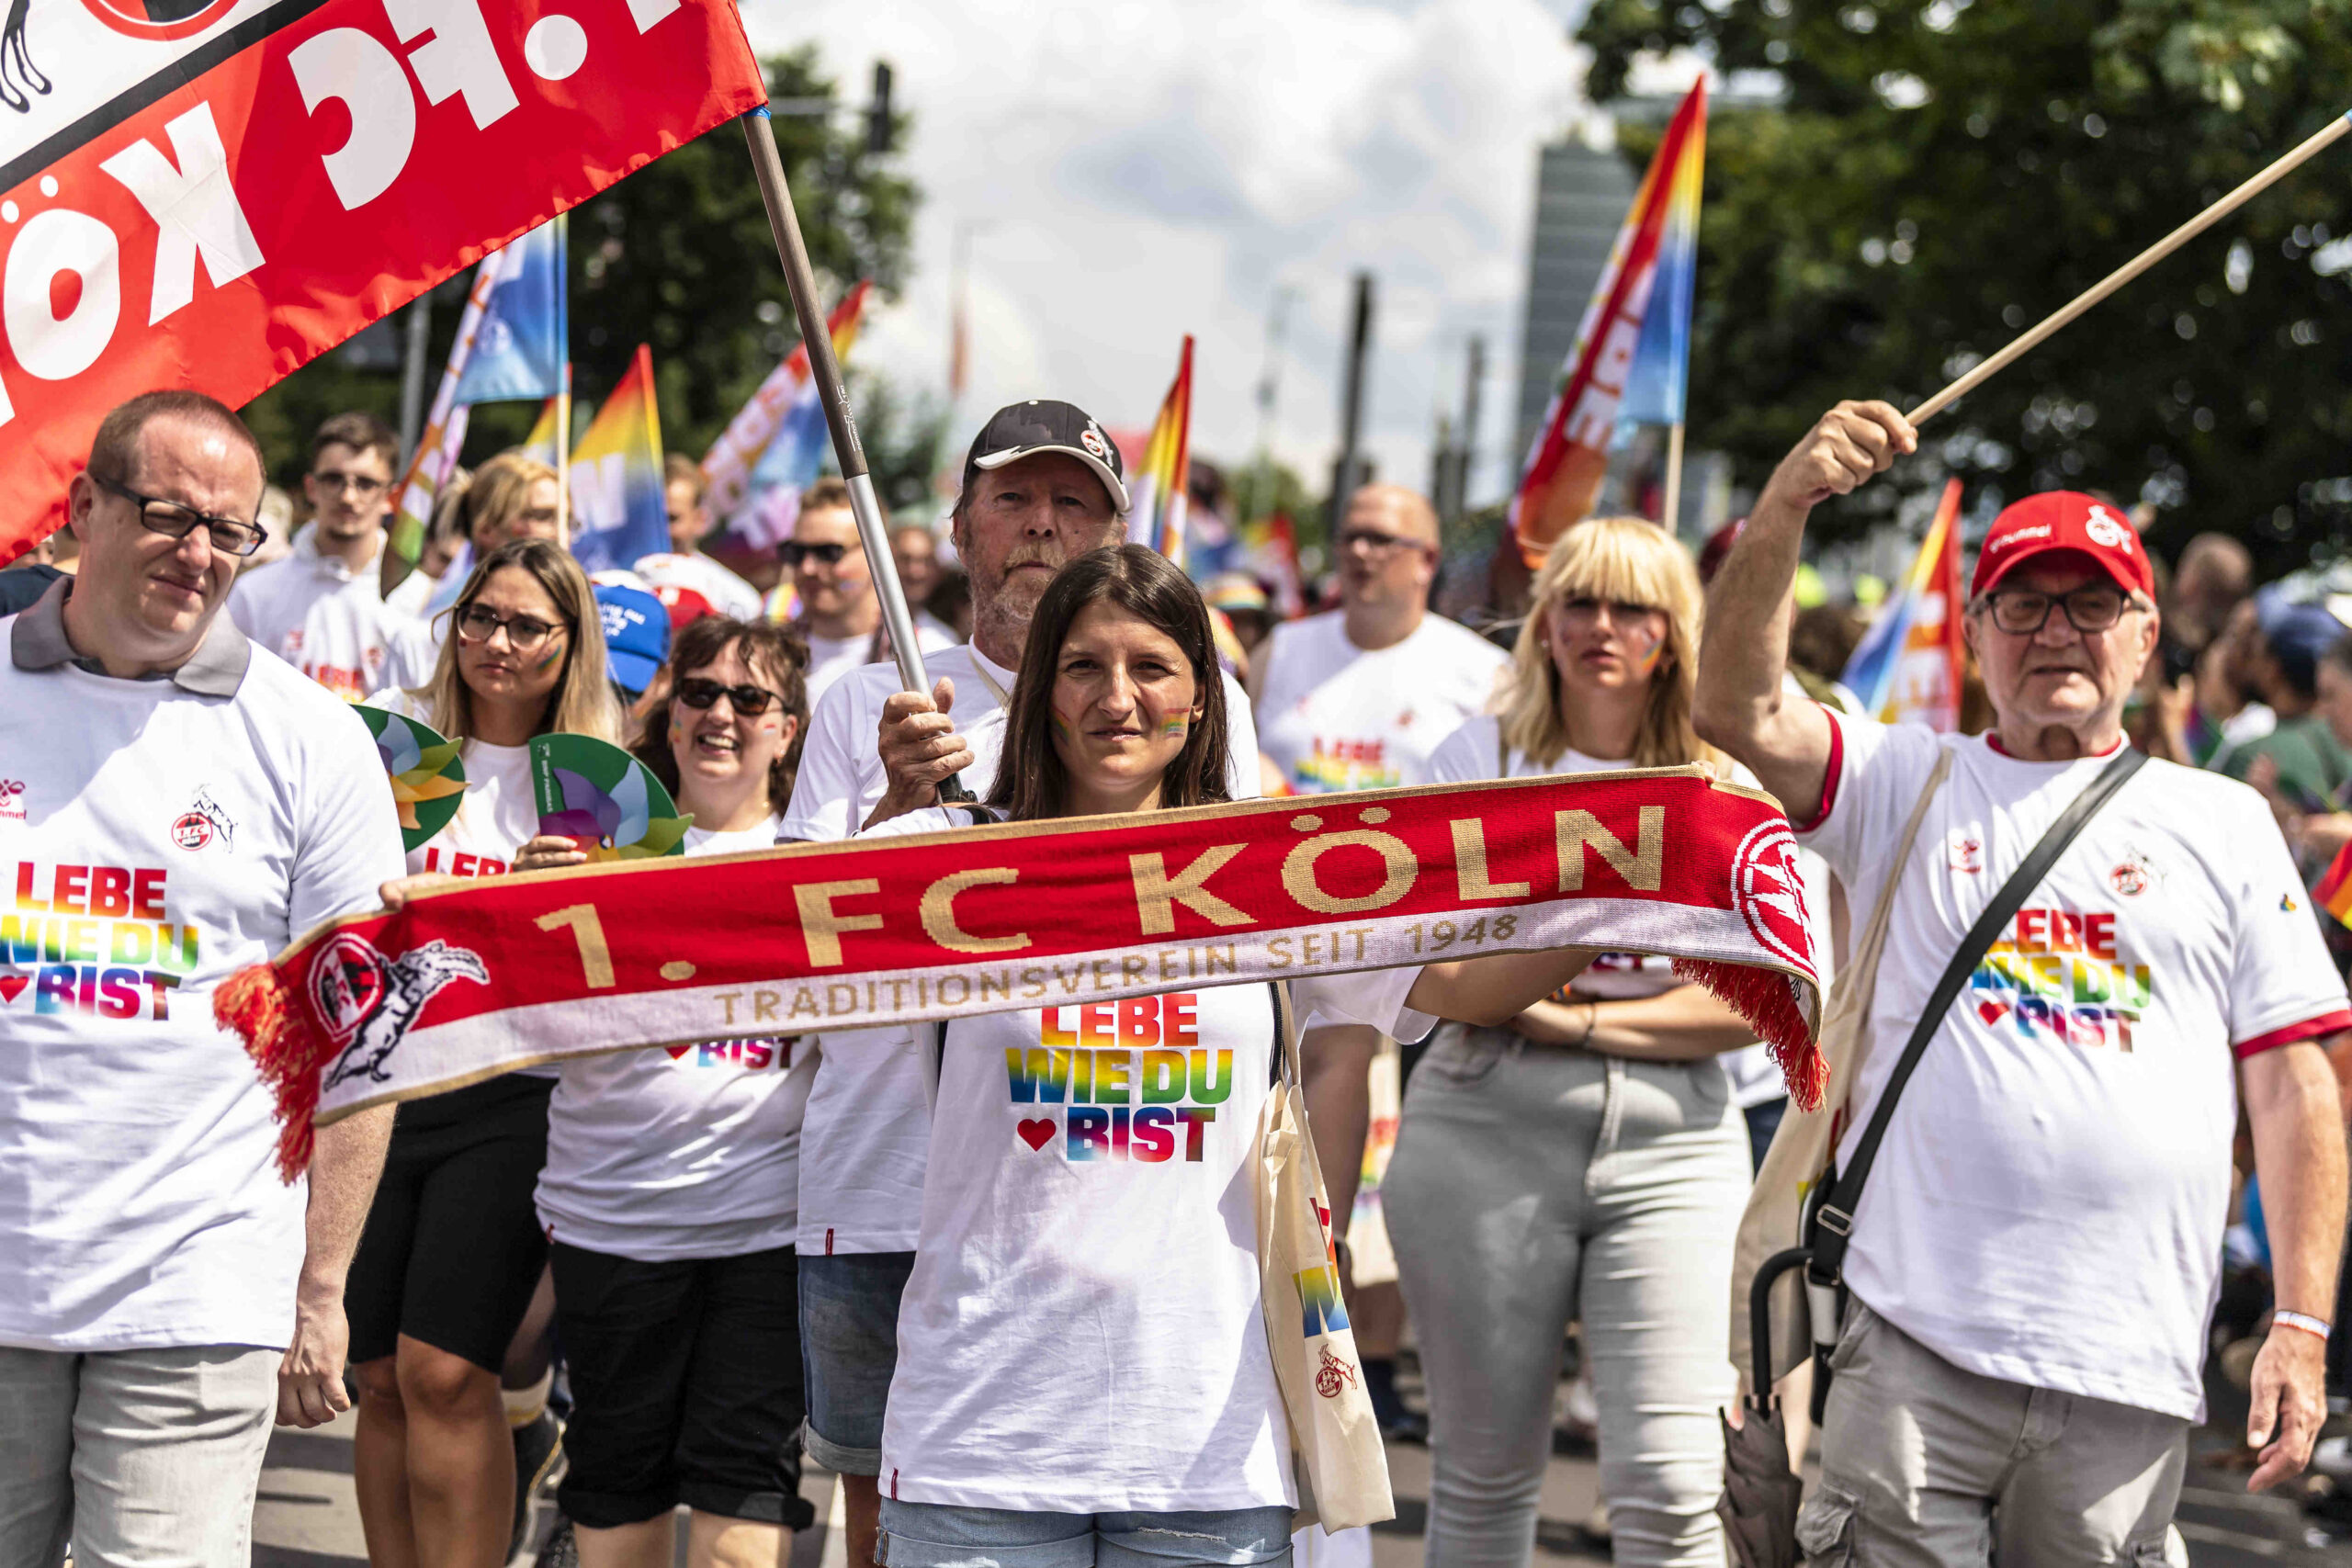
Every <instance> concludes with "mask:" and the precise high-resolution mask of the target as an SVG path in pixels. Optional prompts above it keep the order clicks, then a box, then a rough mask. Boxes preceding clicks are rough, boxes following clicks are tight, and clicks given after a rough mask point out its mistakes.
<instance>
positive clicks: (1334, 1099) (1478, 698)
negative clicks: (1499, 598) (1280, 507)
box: [1250, 485, 1510, 1550]
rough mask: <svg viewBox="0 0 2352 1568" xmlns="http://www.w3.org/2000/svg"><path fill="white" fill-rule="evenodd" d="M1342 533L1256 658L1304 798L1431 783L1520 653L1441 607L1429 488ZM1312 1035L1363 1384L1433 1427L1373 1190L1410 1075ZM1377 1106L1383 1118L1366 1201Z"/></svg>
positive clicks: (1392, 499) (1385, 500)
mask: <svg viewBox="0 0 2352 1568" xmlns="http://www.w3.org/2000/svg"><path fill="white" fill-rule="evenodd" d="M1334 543H1335V548H1334V549H1333V552H1332V553H1333V555H1334V556H1335V557H1336V558H1338V561H1339V569H1340V570H1339V577H1340V608H1338V609H1336V610H1332V611H1329V612H1328V613H1327V614H1324V615H1311V616H1309V617H1307V618H1306V620H1303V621H1285V622H1283V623H1282V624H1281V625H1279V626H1275V627H1274V629H1273V635H1272V637H1268V638H1267V640H1266V641H1265V642H1264V643H1263V644H1261V645H1260V648H1259V654H1258V657H1257V658H1256V660H1254V661H1253V664H1254V668H1253V669H1252V671H1251V675H1252V688H1251V691H1250V695H1251V697H1252V698H1253V699H1254V701H1255V703H1256V705H1257V712H1258V720H1259V728H1258V745H1259V749H1260V750H1262V751H1263V752H1264V753H1265V756H1266V760H1267V762H1268V763H1269V764H1270V770H1269V771H1272V770H1275V769H1278V770H1280V772H1281V774H1282V778H1283V783H1284V784H1287V785H1288V786H1289V787H1290V788H1291V790H1292V791H1293V792H1295V793H1296V794H1300V795H1317V794H1322V793H1325V792H1329V791H1333V790H1355V789H1386V788H1388V787H1390V786H1391V785H1396V784H1426V783H1428V782H1429V761H1430V754H1431V753H1432V752H1434V751H1435V750H1437V748H1438V743H1439V742H1440V741H1442V740H1443V739H1445V738H1446V737H1447V736H1449V735H1451V734H1453V732H1454V731H1455V730H1456V729H1458V728H1461V727H1462V725H1463V724H1464V722H1466V721H1467V720H1469V719H1470V718H1472V717H1474V716H1476V715H1478V714H1481V713H1484V712H1485V711H1487V701H1488V699H1489V698H1490V697H1491V696H1492V695H1493V694H1494V692H1495V688H1496V685H1497V682H1498V681H1499V679H1500V678H1501V676H1502V673H1503V671H1504V670H1505V669H1506V668H1507V667H1508V665H1509V664H1510V660H1509V659H1508V658H1507V657H1506V656H1505V655H1504V653H1503V652H1502V650H1501V649H1498V648H1496V647H1495V646H1494V645H1493V644H1491V643H1488V642H1487V641H1486V640H1485V639H1483V638H1481V637H1477V636H1476V635H1475V634H1473V633H1471V632H1468V631H1465V630H1464V629H1463V628H1462V627H1461V626H1456V625H1454V624H1453V622H1452V621H1449V620H1447V619H1446V618H1445V617H1444V616H1442V615H1430V588H1431V587H1433V586H1434V585H1435V584H1436V582H1437V567H1438V530H1437V513H1435V512H1434V511H1432V510H1431V509H1430V503H1429V502H1427V501H1425V500H1423V499H1422V498H1421V497H1419V496H1418V495H1416V494H1414V493H1413V492H1412V491H1409V490H1406V489H1403V488H1402V487H1400V486H1397V485H1370V486H1366V487H1365V488H1364V489H1363V490H1360V491H1356V493H1355V494H1354V495H1353V496H1352V497H1351V498H1350V500H1349V502H1348V507H1347V511H1346V513H1344V514H1343V515H1342V516H1341V518H1340V536H1339V538H1338V539H1337V540H1336V541H1335V542H1334ZM1268 793H1270V794H1271V793H1272V784H1269V785H1268ZM1306 1044H1307V1050H1306V1103H1307V1115H1308V1116H1309V1117H1310V1118H1312V1119H1313V1121H1314V1122H1315V1142H1316V1146H1317V1150H1318V1151H1319V1152H1320V1153H1321V1155H1322V1156H1323V1170H1324V1178H1325V1181H1326V1184H1327V1185H1328V1186H1329V1189H1330V1199H1331V1207H1332V1212H1333V1213H1338V1214H1342V1215H1346V1216H1349V1218H1348V1219H1347V1220H1346V1221H1343V1222H1342V1224H1343V1234H1344V1235H1346V1237H1347V1241H1348V1248H1349V1249H1348V1273H1347V1275H1346V1276H1345V1278H1346V1280H1347V1282H1348V1284H1349V1287H1350V1290H1349V1295H1348V1311H1349V1313H1350V1314H1351V1318H1352V1320H1353V1322H1354V1324H1355V1332H1356V1348H1357V1350H1358V1352H1359V1354H1360V1357H1361V1360H1362V1365H1363V1374H1364V1386H1365V1388H1366V1390H1367V1391H1369V1392H1370V1393H1371V1395H1372V1400H1373V1408H1374V1412H1375V1413H1376V1414H1377V1415H1378V1416H1379V1419H1380V1425H1381V1428H1382V1430H1383V1431H1384V1432H1385V1433H1387V1434H1388V1435H1389V1436H1391V1437H1407V1436H1410V1437H1414V1438H1425V1437H1426V1436H1427V1434H1428V1427H1427V1424H1426V1422H1425V1421H1424V1420H1423V1419H1422V1418H1421V1417H1420V1416H1418V1415H1415V1414H1413V1413H1412V1412H1410V1411H1408V1410H1407V1409H1406V1408H1405V1407H1404V1405H1403V1404H1402V1402H1400V1401H1399V1400H1398V1399H1397V1393H1396V1384H1395V1377H1396V1359H1395V1358H1396V1353H1397V1345H1398V1343H1399V1341H1400V1339H1401V1337H1402V1330H1403V1327H1404V1321H1405V1303H1404V1297H1403V1296H1402V1295H1400V1294H1399V1293H1398V1292H1397V1285H1396V1279H1397V1266H1396V1262H1395V1260H1394V1258H1393V1256H1392V1255H1391V1254H1390V1252H1389V1249H1388V1236H1387V1231H1386V1228H1385V1225H1384V1224H1382V1223H1381V1220H1380V1211H1379V1204H1378V1201H1377V1192H1378V1185H1379V1179H1380V1174H1381V1172H1382V1170H1383V1169H1385V1167H1386V1165H1387V1162H1388V1149H1389V1147H1390V1145H1392V1144H1393V1142H1394V1139H1395V1132H1394V1129H1395V1126H1396V1121H1395V1118H1396V1116H1397V1105H1398V1100H1399V1099H1400V1097H1401V1084H1402V1081H1403V1076H1404V1074H1403V1069H1402V1066H1401V1064H1400V1062H1399V1061H1398V1058H1397V1047H1396V1045H1395V1043H1393V1042H1388V1041H1384V1040H1383V1039H1382V1038H1381V1036H1380V1035H1379V1034H1378V1033H1377V1032H1374V1031H1373V1030H1370V1029H1364V1028H1359V1027H1353V1026H1350V1027H1345V1028H1338V1029H1318V1030H1316V1031H1313V1032H1311V1033H1310V1034H1309V1035H1308V1036H1307V1041H1306ZM1375 1058H1378V1067H1377V1070H1376V1072H1375V1066H1374V1062H1375ZM1375 1077H1376V1078H1377V1080H1378V1088H1377V1089H1374V1078H1375ZM1375 1096H1376V1097H1377V1104H1376V1105H1375ZM1375 1117H1377V1118H1378V1119H1379V1120H1381V1121H1382V1122H1385V1126H1384V1128H1383V1136H1382V1137H1381V1138H1380V1139H1379V1140H1377V1141H1376V1142H1374V1144H1373V1146H1372V1158H1371V1160H1370V1162H1369V1164H1370V1166H1371V1171H1370V1176H1371V1179H1370V1180H1369V1181H1367V1182H1366V1183H1365V1184H1364V1188H1365V1190H1364V1197H1365V1201H1364V1202H1363V1203H1362V1204H1359V1203H1358V1202H1357V1194H1356V1188H1357V1180H1358V1177H1359V1175H1360V1174H1362V1173H1363V1170H1364V1167H1365V1165H1366V1163H1367V1162H1366V1161H1365V1160H1364V1158H1363V1155H1364V1152H1365V1145H1366V1142H1367V1139H1368V1137H1369V1134H1370V1132H1371V1128H1372V1123H1373V1122H1374V1119H1375ZM1367 1550H1368V1549H1367Z"/></svg>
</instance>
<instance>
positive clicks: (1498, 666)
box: [1250, 485, 1510, 795]
mask: <svg viewBox="0 0 2352 1568" xmlns="http://www.w3.org/2000/svg"><path fill="white" fill-rule="evenodd" d="M1332 554H1333V555H1334V557H1335V558H1337V559H1338V562H1339V578H1340V608H1338V609H1336V610H1333V611H1330V612H1329V613H1327V614H1325V615H1310V616H1308V617H1307V618H1306V619H1305V620H1303V621H1290V622H1286V623H1284V624H1283V625H1281V626H1276V627H1275V628H1274V631H1273V636H1272V637H1271V638H1270V639H1269V641H1268V643H1267V646H1266V648H1265V649H1264V651H1263V656H1262V657H1261V658H1260V659H1259V660H1257V661H1256V669H1255V670H1254V671H1252V672H1251V682H1250V687H1251V692H1250V694H1251V696H1252V697H1253V698H1254V699H1255V701H1256V703H1257V707H1258V716H1259V728H1258V744H1259V746H1260V748H1261V750H1263V751H1264V752H1265V753H1266V756H1267V758H1268V759H1269V760H1270V761H1272V763H1273V764H1274V766H1275V767H1276V768H1278V769H1280V770H1281V772H1282V775H1283V782H1284V783H1285V784H1288V785H1289V786H1290V787H1291V789H1293V790H1294V791H1295V792H1296V793H1298V794H1301V795H1317V794H1321V793H1324V792H1326V791H1329V790H1350V789H1386V788H1388V787H1390V786H1391V785H1395V784H1423V783H1426V782H1427V781H1428V778H1429V760H1430V753H1431V752H1433V751H1435V750H1437V747H1438V742H1439V741H1441V740H1443V739H1445V738H1446V737H1447V736H1449V735H1451V734H1453V731H1454V730H1455V729H1456V728H1459V727H1460V726H1461V725H1462V724H1463V723H1464V721H1465V720H1467V719H1469V718H1471V717H1473V716H1476V715H1477V714H1481V713H1484V712H1486V711H1487V701H1488V699H1489V698H1490V697H1492V696H1493V695H1494V692H1495V686H1496V682H1497V681H1498V678H1499V677H1500V676H1501V674H1502V671H1503V669H1504V667H1505V666H1506V665H1507V664H1508V663H1510V660H1509V658H1508V657H1507V656H1506V655H1505V654H1504V653H1503V652H1502V650H1501V649H1498V648H1496V647H1495V646H1494V645H1493V644H1491V643H1489V642H1487V641H1486V640H1485V639H1484V638H1482V637H1478V636H1476V634H1474V633H1472V632H1469V631H1466V630H1464V628H1463V627H1461V626H1456V625H1454V624H1453V622H1452V621H1449V620H1447V619H1445V618H1444V617H1443V616H1442V615H1430V588H1431V587H1432V586H1433V585H1434V584H1435V583H1436V581H1437V565H1438V532H1437V513H1435V512H1434V511H1432V510H1431V509H1430V503H1429V502H1427V501H1425V500H1423V499H1422V498H1421V497H1419V496H1418V495H1416V494H1414V493H1413V492H1412V491H1409V490H1406V489H1405V488H1403V487H1402V486H1400V485H1367V486H1365V487H1364V488H1363V490H1360V491H1356V493H1355V495H1354V496H1353V497H1352V498H1351V499H1350V501H1349V502H1348V509H1347V512H1346V513H1345V514H1344V515H1343V516H1342V517H1341V518H1340V536H1339V538H1338V540H1337V541H1336V542H1335V547H1334V549H1333V551H1332Z"/></svg>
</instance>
